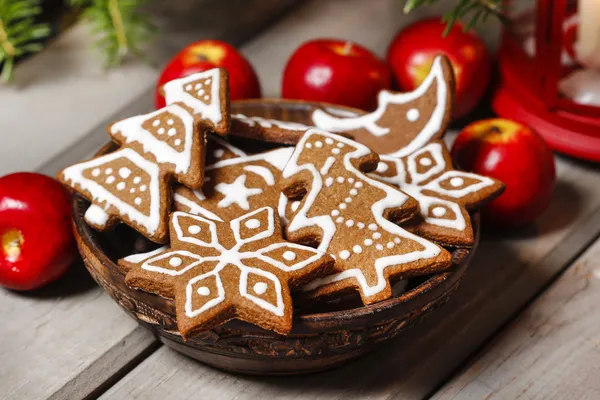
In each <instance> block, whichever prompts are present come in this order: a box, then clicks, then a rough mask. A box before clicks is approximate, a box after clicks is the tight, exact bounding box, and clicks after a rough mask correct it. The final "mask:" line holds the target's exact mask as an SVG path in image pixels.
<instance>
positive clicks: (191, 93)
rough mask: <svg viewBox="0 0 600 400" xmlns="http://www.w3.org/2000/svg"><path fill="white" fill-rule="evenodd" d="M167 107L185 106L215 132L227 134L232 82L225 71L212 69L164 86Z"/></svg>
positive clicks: (229, 120) (229, 122) (229, 125)
mask: <svg viewBox="0 0 600 400" xmlns="http://www.w3.org/2000/svg"><path fill="white" fill-rule="evenodd" d="M162 91H163V93H164V96H165V101H166V103H167V104H176V103H180V104H185V105H186V106H187V107H188V108H190V109H191V111H192V114H193V115H194V116H195V117H196V118H197V119H201V120H203V122H204V123H205V124H207V125H208V126H209V127H210V128H211V129H212V130H213V131H214V132H216V133H218V134H219V135H226V134H227V133H228V132H229V129H230V127H231V119H230V112H229V107H230V104H229V79H228V76H227V71H226V70H225V69H224V68H213V69H210V70H208V71H204V72H198V73H196V74H192V75H189V76H186V77H183V78H179V79H175V80H172V81H170V82H167V83H165V85H164V86H163V88H162Z"/></svg>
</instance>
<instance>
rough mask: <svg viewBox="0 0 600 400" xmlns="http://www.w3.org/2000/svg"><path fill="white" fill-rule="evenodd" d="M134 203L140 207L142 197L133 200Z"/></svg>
mask: <svg viewBox="0 0 600 400" xmlns="http://www.w3.org/2000/svg"><path fill="white" fill-rule="evenodd" d="M133 202H134V203H135V204H136V205H138V206H139V205H140V204H142V199H141V197H136V198H135V199H134V200H133Z"/></svg>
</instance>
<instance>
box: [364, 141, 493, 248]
mask: <svg viewBox="0 0 600 400" xmlns="http://www.w3.org/2000/svg"><path fill="white" fill-rule="evenodd" d="M373 175H374V176H377V178H378V179H380V180H382V181H385V182H389V183H391V184H393V185H395V186H397V187H399V188H400V189H401V190H402V191H404V192H406V193H407V194H409V195H410V196H412V197H414V198H415V199H416V200H417V201H418V202H419V206H420V210H421V218H419V219H418V220H417V222H416V223H415V224H412V225H410V227H408V226H407V227H406V228H407V229H409V230H411V231H412V232H414V233H417V234H418V235H421V236H424V237H426V238H429V239H431V240H435V241H436V242H438V243H442V244H445V245H452V246H470V245H472V244H473V239H474V238H473V228H472V226H471V220H470V217H469V213H468V210H474V209H476V208H477V207H480V206H482V205H483V204H485V203H486V202H488V201H490V200H492V199H494V198H496V197H497V196H499V195H500V194H501V193H502V191H503V190H504V185H503V184H502V182H500V181H497V180H495V179H492V178H488V177H485V176H481V175H477V174H473V173H469V172H463V171H457V170H455V169H453V168H452V160H451V159H450V155H449V154H448V150H447V149H446V146H445V145H444V143H443V142H441V141H440V142H434V143H430V144H428V145H427V146H425V147H423V148H422V149H419V150H417V151H415V152H414V153H412V154H410V155H408V156H405V157H402V158H395V157H389V156H381V160H380V162H379V164H378V166H377V170H376V171H375V172H374V173H373Z"/></svg>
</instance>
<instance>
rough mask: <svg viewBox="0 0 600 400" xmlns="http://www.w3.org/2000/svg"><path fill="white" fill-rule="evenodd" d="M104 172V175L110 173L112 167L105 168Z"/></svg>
mask: <svg viewBox="0 0 600 400" xmlns="http://www.w3.org/2000/svg"><path fill="white" fill-rule="evenodd" d="M104 173H106V175H110V174H112V173H113V170H112V168H106V171H104Z"/></svg>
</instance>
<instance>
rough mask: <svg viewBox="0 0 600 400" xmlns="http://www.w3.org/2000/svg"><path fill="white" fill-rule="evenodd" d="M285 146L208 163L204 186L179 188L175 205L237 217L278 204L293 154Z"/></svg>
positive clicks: (194, 211)
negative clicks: (282, 180)
mask: <svg viewBox="0 0 600 400" xmlns="http://www.w3.org/2000/svg"><path fill="white" fill-rule="evenodd" d="M292 151H293V150H292V148H281V149H276V150H271V151H267V152H264V153H259V154H254V155H251V156H241V157H233V156H232V157H230V158H227V159H221V160H220V161H217V162H216V163H215V164H213V165H208V166H206V167H205V173H206V179H205V182H204V185H203V186H202V188H201V189H197V190H191V189H189V188H186V187H185V186H179V187H177V188H176V189H175V209H176V210H178V211H185V212H189V213H192V214H198V215H203V216H205V217H207V218H210V219H215V220H218V218H219V217H218V216H223V215H225V216H226V217H227V218H236V217H239V216H240V215H243V214H245V213H247V212H248V211H249V210H256V209H257V208H260V207H264V206H270V207H276V206H277V202H278V200H279V196H280V195H281V191H280V190H279V180H280V179H281V170H282V169H283V167H284V166H285V164H286V162H287V161H288V160H289V158H290V156H291V154H292Z"/></svg>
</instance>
